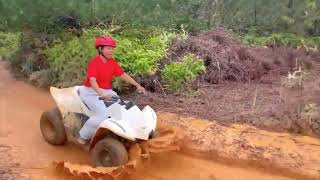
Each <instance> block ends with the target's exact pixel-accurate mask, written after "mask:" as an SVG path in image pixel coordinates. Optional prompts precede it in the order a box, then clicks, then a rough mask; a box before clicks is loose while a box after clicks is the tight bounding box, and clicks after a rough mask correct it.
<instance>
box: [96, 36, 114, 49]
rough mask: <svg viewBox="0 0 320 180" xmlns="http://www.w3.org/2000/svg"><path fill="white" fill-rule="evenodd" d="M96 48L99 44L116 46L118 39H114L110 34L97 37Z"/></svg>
mask: <svg viewBox="0 0 320 180" xmlns="http://www.w3.org/2000/svg"><path fill="white" fill-rule="evenodd" d="M94 46H95V48H98V47H99V46H112V47H116V41H115V40H113V39H112V38H111V37H110V36H100V37H98V38H97V39H96V43H95V45H94Z"/></svg>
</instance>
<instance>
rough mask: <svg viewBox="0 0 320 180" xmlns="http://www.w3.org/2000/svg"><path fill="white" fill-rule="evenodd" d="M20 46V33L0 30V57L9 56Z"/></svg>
mask: <svg viewBox="0 0 320 180" xmlns="http://www.w3.org/2000/svg"><path fill="white" fill-rule="evenodd" d="M19 46H20V33H10V32H1V31H0V57H3V58H9V57H11V56H12V55H13V54H14V53H15V52H16V51H17V50H18V48H19Z"/></svg>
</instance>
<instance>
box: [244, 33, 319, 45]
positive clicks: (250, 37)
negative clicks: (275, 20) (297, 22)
mask: <svg viewBox="0 0 320 180" xmlns="http://www.w3.org/2000/svg"><path fill="white" fill-rule="evenodd" d="M242 41H243V42H244V43H246V44H249V45H258V46H263V45H268V44H269V45H270V44H272V45H275V46H290V47H294V48H297V47H298V46H307V47H315V46H319V42H320V37H302V36H297V35H295V34H291V33H273V34H271V35H269V36H259V35H255V34H247V35H245V36H244V37H243V38H242Z"/></svg>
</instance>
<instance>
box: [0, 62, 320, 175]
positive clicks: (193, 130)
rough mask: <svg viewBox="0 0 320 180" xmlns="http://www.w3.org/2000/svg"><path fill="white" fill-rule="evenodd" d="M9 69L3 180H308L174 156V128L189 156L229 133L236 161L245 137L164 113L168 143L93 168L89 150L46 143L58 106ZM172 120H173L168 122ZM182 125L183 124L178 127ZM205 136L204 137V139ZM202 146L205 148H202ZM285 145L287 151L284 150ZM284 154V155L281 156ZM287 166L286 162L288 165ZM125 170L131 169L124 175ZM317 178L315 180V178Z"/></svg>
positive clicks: (2, 87) (0, 139)
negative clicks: (48, 115)
mask: <svg viewBox="0 0 320 180" xmlns="http://www.w3.org/2000/svg"><path fill="white" fill-rule="evenodd" d="M7 69H8V66H7V65H6V64H4V63H3V62H0V118H1V119H0V179H8V180H10V179H32V180H43V179H46V180H60V179H62V180H64V179H68V180H69V179H71V180H73V179H88V178H89V177H90V176H88V175H87V174H90V171H91V172H93V173H91V177H90V178H91V179H93V178H95V177H100V179H121V178H122V179H128V180H136V179H141V180H171V179H175V180H195V179H199V180H219V179H221V180H222V179H223V180H225V179H226V180H228V179H230V180H234V179H236V180H241V179H246V180H250V179H252V180H255V179H265V180H273V179H281V180H286V179H304V176H296V175H291V176H290V174H288V173H287V174H286V173H282V172H280V171H279V172H277V171H276V170H274V171H272V172H270V171H265V170H264V169H263V168H256V167H255V166H254V165H253V166H249V165H245V166H244V165H241V164H239V163H232V160H229V161H228V163H223V160H221V159H220V160H218V161H216V159H217V158H212V157H210V158H207V157H205V158H203V157H202V158H197V157H195V155H196V154H197V153H194V154H193V155H190V154H192V153H190V152H188V153H187V154H188V155H187V154H185V153H182V152H171V151H172V150H175V151H176V150H177V149H175V147H176V146H169V145H170V143H169V145H168V144H166V143H164V142H163V140H164V139H171V140H172V139H173V140H176V139H179V138H180V137H181V136H180V133H178V134H175V133H174V132H176V131H174V132H170V129H171V128H172V127H174V126H178V127H180V128H182V129H183V130H184V131H183V133H182V134H184V135H185V136H184V137H187V138H189V140H184V141H182V142H183V144H182V147H185V146H186V145H188V144H190V145H188V146H186V147H188V151H190V150H191V151H193V150H199V151H202V150H203V149H201V147H200V146H202V147H205V146H204V145H203V143H204V144H206V143H207V144H208V146H209V144H210V143H211V144H212V145H217V143H220V140H221V141H223V140H222V139H223V137H222V136H223V135H224V133H229V135H228V136H229V137H228V138H224V139H225V140H224V141H223V142H221V143H222V144H223V145H224V146H222V147H224V148H225V152H224V153H221V154H222V155H223V158H224V156H227V155H230V157H231V159H232V158H237V156H236V155H235V154H237V153H236V152H233V151H235V149H233V148H230V146H232V143H234V141H233V140H232V138H233V139H236V137H235V136H238V135H239V134H238V133H241V132H242V131H237V130H235V131H233V129H234V128H232V127H231V130H230V131H228V130H227V129H220V131H219V130H218V129H217V127H216V131H212V132H216V133H218V134H219V137H218V135H217V136H212V135H211V134H210V133H209V132H208V127H211V128H212V127H213V126H212V125H208V124H207V123H206V122H204V123H202V121H190V119H188V118H185V119H181V118H176V117H175V116H173V115H168V114H165V113H163V115H161V114H162V113H159V118H160V121H161V123H164V124H165V126H164V127H161V128H162V129H166V128H167V130H168V129H169V130H168V131H166V132H165V133H162V135H163V136H162V137H164V138H163V139H161V137H160V139H157V140H155V141H153V142H152V141H151V142H149V143H147V144H141V145H137V146H136V147H133V148H131V151H130V154H131V155H130V162H129V164H128V166H127V167H121V168H115V169H104V168H98V169H97V168H95V169H91V167H90V166H89V164H90V159H89V155H88V153H87V152H86V151H85V150H83V149H81V148H79V147H77V146H76V145H73V144H67V145H65V146H52V145H49V144H48V143H46V142H45V141H44V140H43V138H42V136H41V132H40V128H39V118H40V115H41V113H42V112H43V111H44V110H47V109H49V108H51V107H53V106H54V102H53V100H52V99H51V98H50V95H49V92H48V91H47V90H39V89H37V88H34V87H32V86H30V85H28V84H26V83H24V82H21V81H17V80H14V79H13V78H12V77H11V76H10V75H9V73H8V70H7ZM168 118H171V119H170V120H169V119H168ZM178 121H179V122H180V123H178ZM168 124H170V125H168ZM222 127H225V126H222ZM225 128H228V127H225ZM201 133H202V136H200V135H199V134H201ZM230 133H231V134H230ZM244 134H245V133H242V136H239V137H242V138H245V137H246V136H244ZM169 136H170V137H169ZM204 136H210V137H215V138H219V140H217V141H213V140H212V139H209V141H207V142H206V141H205V140H206V139H207V138H204ZM282 136H285V135H282ZM192 137H193V138H192ZM254 137H257V136H256V135H255V134H254V136H253V137H252V139H254V140H253V141H250V142H252V143H256V142H257V143H256V144H259V143H260V140H259V139H255V138H254ZM248 138H249V137H248ZM274 138H275V137H274V136H272V139H270V140H269V141H268V142H269V143H268V144H272V142H275V139H274ZM266 139H268V135H267V133H266V135H265V139H262V141H264V142H266ZM309 140H310V139H309ZM197 141H199V142H201V143H197ZM311 141H312V143H313V144H315V145H314V147H317V146H318V145H317V144H316V143H314V142H313V139H311ZM300 142H301V141H300ZM303 143H304V142H303ZM303 143H302V144H303ZM268 144H267V145H268ZM300 144H301V143H300ZM197 145H198V146H197ZM212 145H211V146H212ZM252 145H255V144H252ZM257 146H258V145H257ZM283 146H284V147H285V145H283ZM293 146H294V145H291V147H293ZM301 146H303V145H301ZM2 147H3V148H2ZM162 147H170V148H168V149H169V151H170V152H166V150H165V149H161V148H162ZM294 147H295V146H294ZM303 147H306V148H305V149H302V150H303V151H308V152H311V151H314V150H320V149H319V148H318V149H317V148H314V147H313V146H312V148H311V146H303ZM215 148H216V149H218V151H216V152H219V153H220V151H222V149H219V148H218V147H217V146H216V147H215ZM237 148H239V150H238V154H239V156H238V158H239V157H240V159H241V157H251V156H250V153H249V152H247V151H244V150H242V149H245V150H247V149H248V148H247V147H241V146H239V147H237ZM212 149H214V147H211V150H212ZM280 149H281V148H280ZM148 150H149V151H148ZM281 150H282V149H281ZM291 150H292V151H295V149H294V148H291ZM291 150H290V151H291ZM297 151H298V150H297ZM160 152H161V153H160ZM184 152H186V151H184ZM208 152H209V151H208ZM216 152H215V153H216ZM280 152H281V153H283V152H282V151H280ZM299 152H300V151H299ZM318 152H319V151H318ZM233 153H234V154H233ZM245 153H249V155H247V156H246V155H245ZM274 153H275V152H274ZM313 153H315V154H310V156H309V158H307V159H308V160H310V161H309V163H310V164H309V166H308V167H314V168H311V169H317V167H319V164H318V163H319V162H318V161H317V159H316V158H314V156H315V155H317V154H316V153H317V152H313ZM291 154H292V153H291ZM269 155H270V158H269V159H271V160H272V158H273V157H274V156H277V155H274V154H269ZM294 155H297V154H294ZM299 155H300V159H301V160H303V158H304V156H302V157H301V153H300V154H299V153H298V155H297V156H299ZM197 156H198V155H197ZM223 158H222V159H223ZM258 158H259V157H257V158H256V160H257V159H258ZM242 159H245V158H242ZM271 160H270V161H271ZM312 160H313V161H312ZM53 162H55V163H53ZM284 163H287V162H286V161H284ZM297 167H299V164H297ZM125 168H127V169H126V170H124V169H125ZM10 172H14V173H10ZM99 173H100V174H99ZM101 174H103V176H101ZM108 175H110V176H108ZM313 177H314V179H316V177H315V176H313ZM97 179H98V178H97Z"/></svg>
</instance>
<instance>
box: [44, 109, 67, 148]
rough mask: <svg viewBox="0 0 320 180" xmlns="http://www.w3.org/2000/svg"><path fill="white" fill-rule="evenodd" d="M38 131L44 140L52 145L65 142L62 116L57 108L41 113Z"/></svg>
mask: <svg viewBox="0 0 320 180" xmlns="http://www.w3.org/2000/svg"><path fill="white" fill-rule="evenodd" d="M40 129H41V133H42V136H43V137H44V139H45V140H46V141H47V142H48V143H50V144H52V145H62V144H64V143H65V142H66V141H67V136H66V132H65V129H64V125H63V122H62V116H61V113H60V111H59V109H58V108H57V107H56V108H53V109H51V110H48V111H46V112H44V113H42V115H41V118H40Z"/></svg>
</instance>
